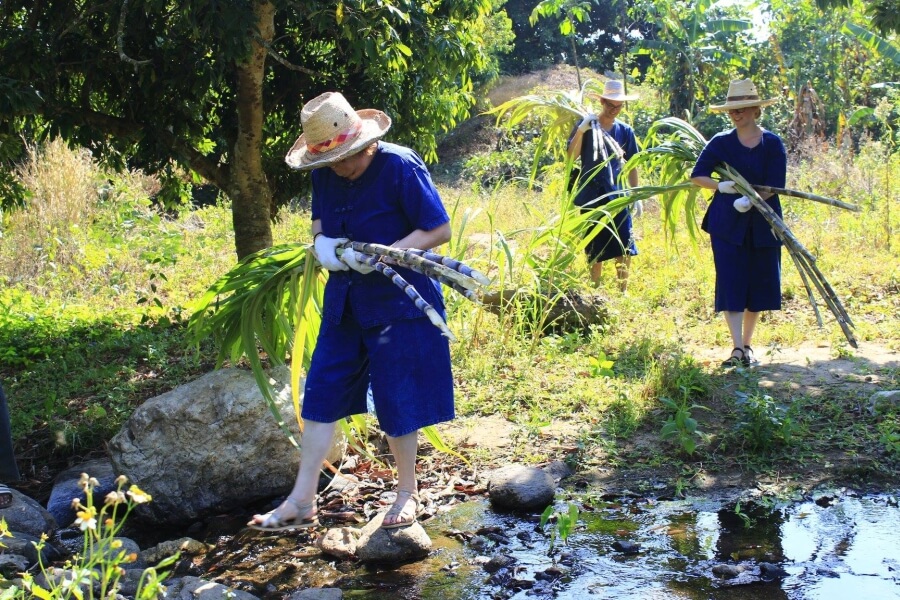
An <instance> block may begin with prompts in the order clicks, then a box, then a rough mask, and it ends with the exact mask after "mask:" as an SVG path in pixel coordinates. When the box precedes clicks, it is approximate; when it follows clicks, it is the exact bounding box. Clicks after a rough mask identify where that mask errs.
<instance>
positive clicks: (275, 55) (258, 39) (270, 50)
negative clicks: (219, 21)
mask: <svg viewBox="0 0 900 600" xmlns="http://www.w3.org/2000/svg"><path fill="white" fill-rule="evenodd" d="M125 1H126V2H127V1H128V0H125ZM253 39H254V40H255V41H256V42H257V43H258V44H259V45H260V46H262V47H263V48H265V49H266V52H267V53H268V54H269V56H271V57H272V58H274V59H275V60H276V61H278V62H279V63H281V64H282V65H284V66H285V67H287V68H288V69H290V70H291V71H300V72H301V73H306V74H307V75H312V76H313V77H325V75H324V74H323V73H319V72H318V71H313V70H312V69H307V68H306V67H301V66H299V65H295V64H294V63H292V62H290V61H289V60H288V59H286V58H285V57H283V56H281V55H280V54H278V53H277V52H275V50H274V49H273V48H272V46H271V45H270V44H269V42H267V41H266V40H264V39H262V38H261V37H260V36H258V35H254V36H253Z"/></svg>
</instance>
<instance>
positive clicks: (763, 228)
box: [691, 129, 787, 247]
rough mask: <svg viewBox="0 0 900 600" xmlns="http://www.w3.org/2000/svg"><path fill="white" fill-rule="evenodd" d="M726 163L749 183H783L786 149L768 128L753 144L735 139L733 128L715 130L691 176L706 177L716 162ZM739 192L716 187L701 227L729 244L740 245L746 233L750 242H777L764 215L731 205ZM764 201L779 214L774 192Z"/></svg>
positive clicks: (779, 210) (717, 163) (776, 197)
mask: <svg viewBox="0 0 900 600" xmlns="http://www.w3.org/2000/svg"><path fill="white" fill-rule="evenodd" d="M721 163H727V164H728V165H730V166H731V167H732V168H734V169H735V170H736V171H737V172H738V173H740V174H741V176H742V177H743V178H744V179H746V180H747V181H748V182H749V183H751V184H754V185H768V186H771V187H780V188H783V187H784V186H785V180H786V178H787V153H786V152H785V150H784V144H783V143H782V141H781V138H780V137H778V136H777V135H775V134H774V133H772V132H771V131H766V130H763V134H762V139H760V142H759V144H757V145H756V146H754V147H753V148H747V147H746V146H744V145H743V144H742V143H741V141H740V140H739V139H738V135H737V130H736V129H732V130H731V131H725V132H722V133H718V134H716V135H715V136H713V138H712V139H711V140H709V143H707V144H706V147H705V148H704V149H703V152H701V153H700V157H699V158H698V159H697V164H696V165H694V170H693V171H691V177H709V176H711V175H712V173H713V170H714V169H715V167H716V166H718V165H720V164H721ZM738 198H740V194H723V193H721V192H719V191H716V193H715V194H714V195H713V199H712V201H711V202H710V204H709V208H707V209H706V214H705V215H704V216H703V222H702V224H701V228H702V229H703V231H705V232H707V233H709V234H710V235H714V236H716V237H719V238H721V239H723V240H725V241H726V242H728V243H729V244H733V245H735V246H741V245H743V244H744V241H745V240H746V238H747V235H748V234H749V235H750V236H751V238H750V239H751V240H752V242H753V245H754V246H757V247H767V246H768V247H771V246H780V245H781V242H779V241H778V239H777V238H776V237H775V235H774V234H773V233H772V228H771V226H770V225H769V222H768V221H766V218H765V217H764V216H763V215H762V213H760V212H759V211H758V210H756V209H755V208H751V209H750V210H749V211H747V212H745V213H742V212H738V211H737V210H736V209H735V208H734V201H735V200H737V199H738ZM766 202H767V203H768V204H769V206H771V207H772V209H773V210H774V211H775V212H776V213H778V216H779V217H780V216H782V214H781V202H780V200H779V199H778V196H777V195H775V196H772V197H771V198H769V199H767V200H766Z"/></svg>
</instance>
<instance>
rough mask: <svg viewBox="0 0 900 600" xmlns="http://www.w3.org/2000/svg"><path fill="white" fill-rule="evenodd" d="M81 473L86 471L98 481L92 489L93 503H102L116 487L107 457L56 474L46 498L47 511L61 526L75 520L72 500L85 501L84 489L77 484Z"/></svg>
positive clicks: (114, 475) (65, 525) (114, 476)
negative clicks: (48, 497)
mask: <svg viewBox="0 0 900 600" xmlns="http://www.w3.org/2000/svg"><path fill="white" fill-rule="evenodd" d="M82 473H87V474H88V475H90V476H91V477H93V478H94V479H96V480H97V481H98V482H99V485H97V486H96V487H94V490H93V497H94V504H95V505H98V504H100V503H102V502H103V498H105V497H106V495H107V494H108V493H110V492H112V491H114V490H115V489H116V474H115V473H114V472H113V467H112V463H111V462H110V461H109V459H108V458H102V459H98V460H91V461H88V462H86V463H82V464H80V465H75V466H74V467H70V468H68V469H66V470H65V471H63V472H62V473H60V474H59V475H57V476H56V479H54V480H53V490H52V491H51V492H50V499H49V500H47V511H48V512H49V513H50V514H51V515H53V518H54V519H56V522H57V523H58V524H59V525H60V526H62V527H68V526H69V525H71V524H72V523H73V522H74V521H75V509H74V508H72V500H73V499H74V498H78V499H79V500H80V501H81V502H82V504H84V503H86V502H87V499H86V495H85V493H84V490H82V489H81V486H80V485H78V482H79V480H80V479H81V474H82Z"/></svg>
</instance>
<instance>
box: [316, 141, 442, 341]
mask: <svg viewBox="0 0 900 600" xmlns="http://www.w3.org/2000/svg"><path fill="white" fill-rule="evenodd" d="M312 185H313V190H312V218H313V220H316V219H321V221H322V233H324V234H325V235H327V236H328V237H335V238H338V237H345V238H349V239H350V240H353V241H358V242H370V243H377V244H384V245H391V244H393V243H394V242H396V241H397V240H399V239H402V238H404V237H406V236H407V235H408V234H409V233H411V232H412V231H414V230H416V229H422V230H424V231H430V230H432V229H434V228H435V227H439V226H441V225H443V224H445V223H448V222H449V221H450V217H449V215H448V214H447V211H446V209H445V208H444V205H443V203H442V202H441V198H440V196H439V195H438V191H437V189H436V188H435V186H434V183H433V182H432V180H431V175H430V174H429V173H428V169H427V168H426V167H425V163H424V162H423V161H422V159H421V158H420V157H419V155H418V154H416V153H415V151H413V150H411V149H409V148H406V147H403V146H398V145H396V144H391V143H388V142H378V150H377V152H376V153H375V156H374V157H373V158H372V162H371V164H369V166H368V168H367V169H366V170H365V172H364V173H363V174H362V175H361V176H360V177H359V178H358V179H356V180H355V181H349V180H347V179H344V178H343V177H339V176H338V175H337V174H336V173H335V172H334V171H332V170H331V169H330V168H328V167H325V168H319V169H315V170H314V171H313V172H312ZM396 270H397V272H398V273H400V275H401V276H402V277H403V278H404V279H405V280H406V281H408V282H409V283H411V284H412V285H413V286H414V287H415V288H416V290H417V291H418V292H419V293H420V294H421V295H422V298H423V299H424V300H425V301H426V302H428V303H429V304H431V305H432V306H434V307H435V308H436V309H437V310H438V311H442V310H443V306H444V302H443V296H442V295H441V289H440V284H439V283H437V282H436V281H434V280H432V279H430V278H428V277H426V276H425V275H422V274H420V273H416V272H415V271H411V270H409V269H404V268H400V267H397V268H396ZM348 302H349V303H350V309H351V311H352V312H353V314H354V316H355V317H356V319H357V321H358V322H359V325H360V326H361V327H365V328H368V327H375V326H378V325H384V324H386V323H390V322H392V321H397V320H401V319H414V318H419V317H421V316H422V313H421V311H420V310H419V309H418V308H416V306H415V305H414V304H413V302H412V300H410V298H409V297H408V296H406V294H404V293H403V291H402V290H400V289H399V288H398V287H397V286H396V285H394V284H393V283H392V282H391V281H390V280H389V279H388V278H387V277H384V276H383V275H381V274H380V273H369V274H368V275H362V274H360V273H357V272H356V271H354V270H352V269H351V270H350V271H332V272H329V275H328V283H327V284H326V285H325V297H324V301H323V310H322V318H323V319H326V320H328V321H330V322H332V323H335V324H337V323H340V321H341V317H342V316H343V314H344V309H345V307H346V303H348Z"/></svg>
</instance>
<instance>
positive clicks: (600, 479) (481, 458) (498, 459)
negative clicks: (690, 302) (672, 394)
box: [441, 342, 900, 494]
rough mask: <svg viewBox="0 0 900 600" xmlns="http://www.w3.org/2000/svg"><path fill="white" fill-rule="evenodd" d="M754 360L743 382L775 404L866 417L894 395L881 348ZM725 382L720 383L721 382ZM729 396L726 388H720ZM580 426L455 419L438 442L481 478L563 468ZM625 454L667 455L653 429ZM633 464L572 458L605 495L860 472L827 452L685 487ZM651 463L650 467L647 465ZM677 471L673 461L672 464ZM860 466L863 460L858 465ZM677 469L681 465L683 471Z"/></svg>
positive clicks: (829, 478)
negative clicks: (815, 459)
mask: <svg viewBox="0 0 900 600" xmlns="http://www.w3.org/2000/svg"><path fill="white" fill-rule="evenodd" d="M692 352H693V355H694V356H695V357H696V358H697V359H698V360H699V361H700V362H701V363H703V364H704V365H706V366H707V367H709V368H713V369H714V368H716V367H717V365H718V364H719V362H720V361H721V360H722V356H721V355H722V349H721V348H695V349H692ZM757 357H758V358H759V360H760V364H759V366H757V367H756V368H755V369H754V371H753V373H752V374H751V377H752V378H754V380H755V381H756V385H757V386H758V387H759V388H760V389H762V390H767V393H770V394H771V395H772V396H773V397H776V398H779V399H785V400H787V399H790V398H792V397H794V398H800V397H807V398H818V397H821V398H823V399H824V398H826V397H827V398H836V397H846V398H852V399H855V402H856V404H857V407H856V409H855V410H856V411H857V412H859V413H862V412H863V411H865V410H866V407H865V406H864V405H863V403H864V401H865V400H867V399H868V398H869V397H870V396H871V394H872V393H874V392H876V391H879V390H885V389H900V382H898V377H900V352H898V351H896V350H892V349H890V348H888V347H886V346H884V345H881V344H877V343H871V342H861V343H860V345H859V348H858V349H854V350H852V354H851V355H847V356H835V352H834V350H833V348H832V347H831V346H829V345H817V344H802V345H800V346H798V347H795V348H779V349H777V350H775V351H772V350H769V349H765V348H762V347H760V348H759V349H757ZM726 381H728V380H726ZM730 381H732V382H733V384H729V386H731V387H733V388H734V389H737V388H738V387H739V386H741V385H746V383H747V381H748V378H747V377H741V376H739V375H737V376H736V377H735V378H734V379H732V380H730ZM723 391H724V392H726V393H727V392H729V391H730V388H723ZM582 428H583V424H580V423H577V422H555V423H553V424H551V425H549V426H547V427H542V428H541V429H540V431H539V432H535V431H533V430H532V431H528V430H527V429H526V428H525V427H523V426H521V425H518V424H516V423H514V422H512V421H510V420H508V419H507V418H505V417H504V416H502V415H488V416H477V417H464V418H458V419H457V420H455V421H453V422H452V423H450V424H447V425H444V426H442V427H441V433H442V435H444V436H445V438H446V439H447V440H448V441H449V442H451V443H452V444H454V445H456V446H457V447H461V448H463V449H466V450H473V451H474V453H475V455H476V456H477V457H478V459H477V460H478V463H479V468H480V469H481V471H482V472H486V471H488V470H489V469H491V468H494V467H497V466H501V465H504V464H508V463H511V462H521V461H522V457H523V456H529V455H531V456H545V457H548V459H549V460H551V461H552V460H566V458H567V457H570V456H571V455H572V453H573V452H576V451H577V448H578V437H579V433H580V430H581V429H582ZM624 451H625V452H632V451H633V452H634V453H635V454H636V455H638V454H641V453H642V452H643V453H644V454H647V455H652V454H653V453H654V452H659V453H663V454H666V453H668V454H669V455H671V454H672V452H671V450H666V449H665V444H664V443H663V442H662V441H661V440H660V437H659V434H658V427H656V428H655V429H653V430H650V429H648V430H646V431H639V432H638V433H636V434H635V435H634V436H633V437H632V439H631V440H630V441H629V443H628V444H627V448H625V449H624ZM642 460H643V459H638V460H636V461H635V462H633V463H631V464H625V465H623V464H622V462H623V461H621V460H620V461H617V465H616V466H615V467H609V466H607V465H606V464H604V463H606V462H612V461H606V460H605V457H604V456H603V455H602V451H600V450H596V451H595V455H594V456H591V457H580V459H579V466H580V470H579V471H578V473H576V474H575V476H574V477H575V478H576V479H579V480H581V481H582V482H583V483H584V484H586V485H590V486H592V487H596V488H600V489H604V490H606V491H608V492H610V493H619V492H622V491H624V490H631V491H638V490H639V489H647V488H649V489H655V490H663V489H668V490H669V491H671V488H672V487H673V486H674V485H676V484H679V483H685V484H687V485H689V486H690V487H691V488H692V489H694V490H695V491H697V492H702V493H708V494H721V493H723V491H725V490H738V489H746V488H748V487H751V488H758V489H768V490H782V491H783V490H786V489H797V488H800V489H812V488H814V487H820V486H823V485H828V484H831V483H834V484H835V485H839V484H841V483H842V482H843V481H842V479H843V478H844V475H843V473H846V472H850V471H853V469H854V468H857V469H858V468H859V467H860V462H861V460H860V457H858V456H856V455H854V451H853V449H850V450H848V451H846V452H844V451H843V450H841V449H838V448H835V449H834V450H833V451H829V452H828V453H827V456H826V457H825V459H824V460H823V463H822V464H803V465H800V464H794V465H791V464H790V463H789V464H787V465H785V466H784V468H778V469H775V470H774V471H771V472H765V473H758V472H751V471H748V470H746V469H740V468H737V469H729V468H725V469H718V468H715V467H710V468H709V469H707V467H706V466H705V465H703V464H702V462H701V463H699V464H697V463H691V466H690V468H689V469H688V470H689V473H688V474H687V478H688V479H687V480H683V481H680V482H679V479H682V478H683V477H685V474H684V472H683V468H684V467H679V466H677V465H671V464H669V465H662V466H649V465H648V464H646V463H643V462H642ZM648 462H649V463H652V461H648ZM672 462H675V463H677V462H678V461H672ZM862 462H864V457H863V461H862ZM688 464H689V461H685V462H684V465H688Z"/></svg>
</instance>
